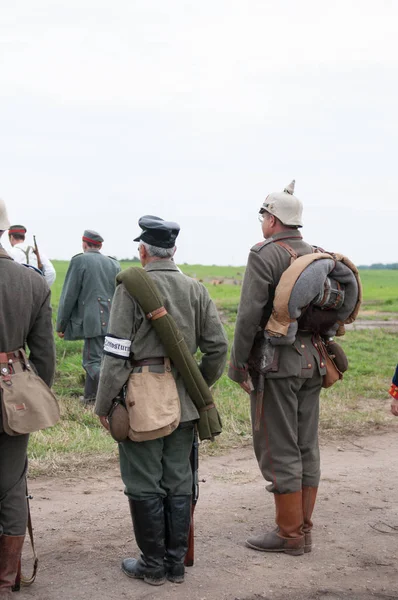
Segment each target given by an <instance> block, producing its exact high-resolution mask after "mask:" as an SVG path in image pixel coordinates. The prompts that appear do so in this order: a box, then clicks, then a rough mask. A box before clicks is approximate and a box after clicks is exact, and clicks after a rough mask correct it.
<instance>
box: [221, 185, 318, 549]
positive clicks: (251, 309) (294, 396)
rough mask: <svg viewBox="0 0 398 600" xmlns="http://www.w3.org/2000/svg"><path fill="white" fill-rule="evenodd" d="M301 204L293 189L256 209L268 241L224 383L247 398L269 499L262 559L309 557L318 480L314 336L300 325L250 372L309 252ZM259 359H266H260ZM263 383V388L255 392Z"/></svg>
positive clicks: (253, 542) (258, 543)
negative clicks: (294, 266) (280, 299)
mask: <svg viewBox="0 0 398 600" xmlns="http://www.w3.org/2000/svg"><path fill="white" fill-rule="evenodd" d="M302 209H303V207H302V203H301V202H300V200H299V199H298V198H297V197H296V196H294V181H292V182H291V183H290V185H288V186H287V187H286V188H285V189H284V191H283V192H276V193H272V194H270V195H269V196H268V197H267V198H266V200H265V201H264V203H263V205H262V207H261V208H260V215H259V217H260V221H261V223H262V232H263V236H264V238H265V241H264V240H263V241H262V242H260V243H258V244H256V245H255V246H253V248H252V249H251V251H250V254H249V259H248V263H247V268H246V272H245V277H244V281H243V286H242V294H241V301H240V305H239V310H238V316H237V321H236V329H235V338H234V343H233V348H232V353H231V362H230V368H229V372H228V375H229V377H230V378H231V379H232V380H233V381H236V382H237V383H239V384H240V385H241V387H242V388H243V389H244V390H245V391H246V392H247V393H249V394H250V398H251V414H252V424H253V445H254V450H255V454H256V457H257V460H258V463H259V467H260V469H261V472H262V474H263V477H264V479H266V480H267V481H268V482H270V484H269V485H268V486H267V489H268V491H270V492H272V493H273V494H274V499H275V508H276V524H277V528H276V529H275V530H274V531H271V532H266V533H261V534H260V535H258V536H254V537H252V538H250V539H249V540H248V541H247V545H248V546H249V547H250V548H253V549H255V550H260V551H263V552H285V553H286V554H291V555H300V554H303V553H304V552H310V551H311V529H312V521H311V515H312V511H313V508H314V505H315V499H316V494H317V490H318V483H319V478H320V464H319V447H318V416H319V394H320V391H321V385H322V376H323V375H324V374H325V366H324V362H323V359H322V357H321V356H320V354H319V353H318V350H317V348H316V344H315V342H313V333H312V331H311V330H307V328H305V329H306V330H301V329H300V325H299V329H298V333H297V335H296V338H295V341H294V343H293V344H289V345H285V346H282V345H281V346H277V347H276V348H277V349H276V350H275V351H274V350H272V352H273V355H272V360H269V363H268V364H267V365H266V367H265V369H264V371H265V374H264V371H263V372H262V376H261V377H260V376H259V374H258V370H256V369H255V368H254V367H253V365H254V361H255V357H256V354H257V355H258V354H260V355H261V351H260V352H259V348H260V347H261V343H262V340H264V327H265V325H266V323H267V322H268V319H269V318H270V316H271V313H272V308H273V302H274V295H275V289H276V286H277V285H278V283H279V280H280V278H281V276H282V274H283V273H284V271H286V269H287V268H288V267H289V266H290V264H291V262H292V260H294V259H295V258H297V257H298V256H302V255H305V254H310V253H312V252H314V248H313V247H312V246H310V245H309V244H307V243H306V242H304V240H303V239H302V237H301V234H300V232H299V228H300V227H302V225H303V222H302ZM262 358H264V357H262ZM260 381H261V382H262V383H261V385H260Z"/></svg>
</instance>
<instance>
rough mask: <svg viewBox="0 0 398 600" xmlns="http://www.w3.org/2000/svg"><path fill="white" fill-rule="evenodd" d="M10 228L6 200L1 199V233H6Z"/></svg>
mask: <svg viewBox="0 0 398 600" xmlns="http://www.w3.org/2000/svg"><path fill="white" fill-rule="evenodd" d="M9 227H10V221H9V220H8V215H7V209H6V205H5V203H4V200H2V199H1V198H0V231H5V230H6V229H8V228H9Z"/></svg>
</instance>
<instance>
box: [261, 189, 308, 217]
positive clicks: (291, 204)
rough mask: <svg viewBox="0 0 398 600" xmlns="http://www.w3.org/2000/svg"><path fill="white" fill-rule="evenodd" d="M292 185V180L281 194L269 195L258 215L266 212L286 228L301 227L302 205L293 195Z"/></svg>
mask: <svg viewBox="0 0 398 600" xmlns="http://www.w3.org/2000/svg"><path fill="white" fill-rule="evenodd" d="M294 184H295V180H294V179H293V181H292V182H291V183H290V184H289V185H288V186H287V187H286V188H285V189H284V190H283V192H272V193H271V194H269V196H267V197H266V199H265V201H264V202H263V205H262V207H261V208H260V213H263V212H264V211H267V212H269V213H270V214H271V215H274V217H277V218H278V219H279V220H280V221H281V222H282V223H283V225H287V226H288V227H302V226H303V220H302V214H303V204H302V202H301V200H299V199H298V198H296V196H294V195H293V192H294Z"/></svg>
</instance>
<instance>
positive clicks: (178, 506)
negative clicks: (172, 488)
mask: <svg viewBox="0 0 398 600" xmlns="http://www.w3.org/2000/svg"><path fill="white" fill-rule="evenodd" d="M164 516H165V522H166V554H165V559H164V564H165V567H166V575H167V579H168V580H169V581H172V582H173V583H182V582H183V581H184V573H185V567H184V558H185V555H186V553H187V550H188V534H189V527H190V524H191V496H167V498H165V500H164Z"/></svg>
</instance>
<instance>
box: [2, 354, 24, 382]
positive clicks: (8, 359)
mask: <svg viewBox="0 0 398 600" xmlns="http://www.w3.org/2000/svg"><path fill="white" fill-rule="evenodd" d="M26 369H30V365H29V361H28V357H27V356H26V353H25V350H24V349H23V348H19V349H18V350H15V351H13V352H0V376H1V377H2V379H3V380H6V379H9V378H10V374H11V373H21V372H22V371H25V370H26ZM10 371H11V373H10Z"/></svg>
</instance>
